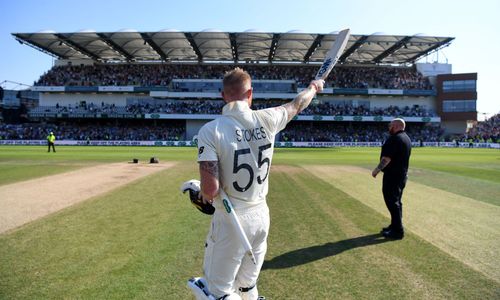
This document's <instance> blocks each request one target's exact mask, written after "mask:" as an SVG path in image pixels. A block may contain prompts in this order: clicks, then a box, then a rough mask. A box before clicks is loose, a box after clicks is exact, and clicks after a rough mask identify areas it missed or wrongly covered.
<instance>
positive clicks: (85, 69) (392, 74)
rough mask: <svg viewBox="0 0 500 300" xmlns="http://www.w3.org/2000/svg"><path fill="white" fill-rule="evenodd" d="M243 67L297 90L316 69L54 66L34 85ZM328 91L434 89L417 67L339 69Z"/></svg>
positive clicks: (139, 80)
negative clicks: (287, 82) (294, 85)
mask: <svg viewBox="0 0 500 300" xmlns="http://www.w3.org/2000/svg"><path fill="white" fill-rule="evenodd" d="M236 66H239V67H242V68H243V69H245V70H246V71H248V72H249V73H250V75H251V76H252V78H254V79H272V80H295V82H296V83H297V86H298V87H304V86H306V85H307V84H308V83H309V82H310V80H311V79H313V78H314V75H315V74H316V72H317V70H318V66H317V65H310V64H308V65H294V66H292V65H272V64H266V65H263V64H247V65H232V64H217V65H208V64H96V65H69V66H68V65H67V66H55V67H53V68H52V69H51V70H49V71H48V72H46V73H45V74H44V75H42V76H41V77H40V79H39V80H38V81H37V82H35V85H38V86H145V87H151V86H169V84H170V83H171V82H172V80H173V79H222V76H223V75H224V72H226V71H228V70H230V69H232V68H234V67H236ZM325 87H336V88H362V89H366V88H382V89H419V90H429V89H432V86H431V84H430V83H429V80H428V79H427V78H424V77H423V76H422V75H421V74H420V73H419V72H418V71H417V70H416V69H415V68H414V67H357V66H356V67H347V66H338V67H336V68H334V69H333V71H332V73H331V74H330V76H329V77H328V81H327V83H326V86H325Z"/></svg>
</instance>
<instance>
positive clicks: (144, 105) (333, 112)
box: [33, 100, 436, 117]
mask: <svg viewBox="0 0 500 300" xmlns="http://www.w3.org/2000/svg"><path fill="white" fill-rule="evenodd" d="M284 103H285V102H284V101H279V100H276V101H254V102H253V104H252V108H253V109H263V108H267V107H273V106H278V105H282V104H284ZM223 106H224V102H223V101H221V100H185V101H181V100H174V101H156V102H138V103H134V104H130V105H127V106H126V107H119V106H115V105H114V104H105V103H101V104H100V105H96V104H94V103H92V102H91V103H89V104H86V103H76V104H75V105H73V106H72V105H68V106H60V105H59V104H57V105H56V106H55V107H49V106H41V107H38V108H35V109H33V111H34V112H42V113H43V112H51V113H69V114H71V113H75V114H76V113H79V114H82V113H84V114H85V113H87V114H94V113H106V114H112V113H121V114H127V113H128V114H130V115H136V114H153V113H158V114H210V115H219V114H220V113H221V112H222V107H223ZM301 115H322V116H394V117H395V116H404V117H434V116H436V114H435V113H434V112H433V111H431V110H428V109H425V108H422V107H420V106H417V105H414V106H412V107H409V106H405V107H399V106H395V105H391V106H389V107H385V108H378V107H375V108H373V109H370V108H368V107H366V106H364V105H357V106H354V105H352V104H347V103H345V102H343V103H335V102H322V103H313V104H311V105H310V106H309V107H308V108H306V109H305V110H304V111H303V112H301Z"/></svg>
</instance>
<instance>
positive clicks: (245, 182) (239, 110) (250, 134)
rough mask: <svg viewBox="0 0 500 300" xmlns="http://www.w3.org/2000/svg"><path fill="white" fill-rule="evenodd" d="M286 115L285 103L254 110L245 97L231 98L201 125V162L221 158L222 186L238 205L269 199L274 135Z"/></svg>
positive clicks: (248, 204)
mask: <svg viewBox="0 0 500 300" xmlns="http://www.w3.org/2000/svg"><path fill="white" fill-rule="evenodd" d="M287 119H288V113H287V111H286V109H285V108H284V107H282V106H277V107H272V108H267V109H261V110H251V109H250V108H249V107H248V103H247V102H246V101H232V102H230V103H228V104H226V105H225V106H224V107H223V109H222V116H221V117H219V118H217V119H215V120H213V121H210V122H208V123H207V124H205V125H204V126H203V127H202V128H201V129H200V131H199V133H198V162H200V161H219V173H220V178H219V180H220V186H221V188H223V189H224V191H225V192H226V193H227V195H228V196H229V198H230V199H231V202H232V203H233V206H234V207H235V208H245V207H249V206H253V205H257V204H259V203H262V202H263V201H265V200H266V195H267V191H268V182H269V171H270V168H271V161H272V158H273V150H274V138H275V136H276V134H277V133H278V132H279V131H281V130H282V129H283V128H285V126H286V124H287V121H288V120H287ZM217 202H220V201H215V203H214V205H215V206H216V207H217V205H218V203H217Z"/></svg>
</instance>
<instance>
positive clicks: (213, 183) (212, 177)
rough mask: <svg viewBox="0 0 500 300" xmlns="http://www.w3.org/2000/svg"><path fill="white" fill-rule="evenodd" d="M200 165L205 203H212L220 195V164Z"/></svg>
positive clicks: (203, 163)
mask: <svg viewBox="0 0 500 300" xmlns="http://www.w3.org/2000/svg"><path fill="white" fill-rule="evenodd" d="M199 165H200V167H199V168H200V181H201V194H202V197H203V201H206V202H210V203H212V202H213V199H214V198H215V197H216V196H217V194H218V193H219V162H218V161H201V162H200V163H199Z"/></svg>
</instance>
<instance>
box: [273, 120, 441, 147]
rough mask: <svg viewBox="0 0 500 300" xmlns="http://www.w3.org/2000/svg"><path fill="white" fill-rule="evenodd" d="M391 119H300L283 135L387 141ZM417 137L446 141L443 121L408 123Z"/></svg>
mask: <svg viewBox="0 0 500 300" xmlns="http://www.w3.org/2000/svg"><path fill="white" fill-rule="evenodd" d="M387 124H388V123H356V122H346V123H343V122H342V123H341V122H336V123H324V122H300V123H298V122H297V123H291V124H289V125H288V126H287V127H286V128H285V129H284V130H283V131H282V132H281V136H280V140H281V141H285V142H383V141H384V140H385V139H387V137H388V136H389V133H388V127H387ZM406 131H407V132H408V135H409V136H410V138H411V139H412V140H413V141H425V142H439V141H443V130H442V129H441V128H440V126H439V125H430V124H422V123H408V124H407V127H406Z"/></svg>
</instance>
